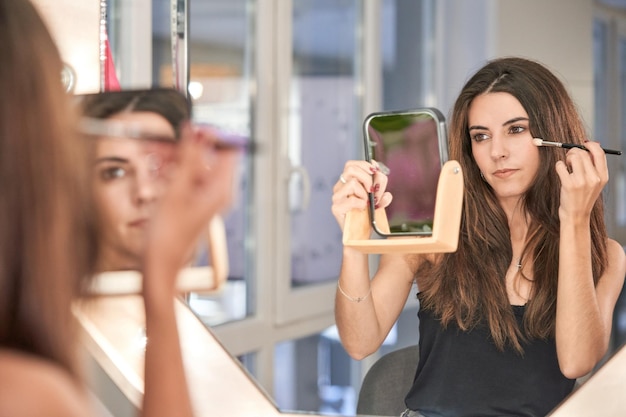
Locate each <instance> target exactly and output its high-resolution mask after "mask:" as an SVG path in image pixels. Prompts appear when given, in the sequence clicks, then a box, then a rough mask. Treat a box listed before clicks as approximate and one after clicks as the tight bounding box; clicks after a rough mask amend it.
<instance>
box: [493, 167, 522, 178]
mask: <svg viewBox="0 0 626 417" xmlns="http://www.w3.org/2000/svg"><path fill="white" fill-rule="evenodd" d="M515 172H517V169H508V168H505V169H499V170H497V171H495V172H494V173H493V174H492V175H493V176H494V177H498V178H508V177H510V176H511V175H513V174H514V173H515Z"/></svg>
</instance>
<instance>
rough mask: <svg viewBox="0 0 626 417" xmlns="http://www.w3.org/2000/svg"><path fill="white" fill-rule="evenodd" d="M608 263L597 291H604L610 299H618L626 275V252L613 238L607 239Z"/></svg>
mask: <svg viewBox="0 0 626 417" xmlns="http://www.w3.org/2000/svg"><path fill="white" fill-rule="evenodd" d="M607 257H608V261H609V262H608V265H607V268H606V270H605V271H604V274H603V275H602V277H601V278H600V280H599V281H598V285H597V292H598V293H604V294H606V295H607V296H608V297H610V299H613V298H615V299H617V297H618V296H619V293H620V291H621V290H622V286H623V285H624V277H625V276H626V253H624V248H623V247H622V245H620V244H619V243H618V242H616V241H615V240H613V239H608V240H607Z"/></svg>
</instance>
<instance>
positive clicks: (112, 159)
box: [94, 156, 129, 165]
mask: <svg viewBox="0 0 626 417" xmlns="http://www.w3.org/2000/svg"><path fill="white" fill-rule="evenodd" d="M103 162H119V163H122V164H127V163H129V161H128V159H126V158H120V157H119V156H105V157H101V158H97V159H96V162H95V164H94V165H98V164H101V163H103Z"/></svg>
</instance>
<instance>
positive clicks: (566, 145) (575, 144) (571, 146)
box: [560, 143, 622, 155]
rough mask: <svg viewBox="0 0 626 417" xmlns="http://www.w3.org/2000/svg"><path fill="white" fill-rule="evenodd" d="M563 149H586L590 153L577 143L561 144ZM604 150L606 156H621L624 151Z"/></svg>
mask: <svg viewBox="0 0 626 417" xmlns="http://www.w3.org/2000/svg"><path fill="white" fill-rule="evenodd" d="M560 146H561V148H565V149H572V148H578V149H584V150H585V151H588V150H589V149H587V148H585V147H584V146H583V145H579V144H577V143H561V145H560ZM602 150H603V151H604V153H605V154H610V155H621V154H622V151H616V150H615V149H605V148H602Z"/></svg>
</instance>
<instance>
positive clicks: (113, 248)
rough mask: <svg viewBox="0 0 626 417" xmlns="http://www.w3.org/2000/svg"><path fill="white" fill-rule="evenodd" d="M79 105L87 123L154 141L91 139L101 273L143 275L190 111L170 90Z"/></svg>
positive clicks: (89, 99)
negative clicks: (151, 231) (169, 168)
mask: <svg viewBox="0 0 626 417" xmlns="http://www.w3.org/2000/svg"><path fill="white" fill-rule="evenodd" d="M80 103H81V108H82V111H83V114H84V115H85V116H87V117H91V118H95V119H104V120H108V121H112V122H114V123H116V124H117V126H127V127H128V128H129V129H130V130H131V132H132V131H135V132H142V134H144V135H148V136H146V137H147V138H149V137H151V136H153V137H154V140H150V139H147V140H137V139H136V138H135V139H133V138H129V137H119V136H115V137H113V136H106V135H103V136H97V137H93V136H92V137H91V139H93V146H94V149H93V153H94V159H93V160H94V161H95V162H94V165H93V182H92V184H93V187H92V189H93V194H94V197H95V204H96V209H97V211H98V213H99V217H100V222H101V233H100V256H99V257H98V266H97V269H98V270H99V271H116V270H137V269H140V267H141V262H142V255H143V248H144V245H145V239H146V231H147V228H148V225H149V223H150V218H151V217H152V212H153V210H154V207H155V204H156V203H157V201H158V200H159V198H160V197H161V194H162V193H163V191H164V181H163V180H164V178H163V175H160V173H161V171H162V170H163V169H164V166H163V165H165V164H166V162H167V161H168V160H169V159H170V158H171V155H172V153H173V151H174V150H175V145H176V142H177V141H178V138H179V135H180V129H181V125H182V124H183V122H185V121H186V120H189V118H190V105H189V103H188V101H187V100H186V99H185V97H184V96H183V95H182V94H181V93H179V92H177V91H175V90H170V89H153V90H137V91H116V92H107V93H99V94H89V95H86V96H83V97H82V98H81V100H80Z"/></svg>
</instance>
